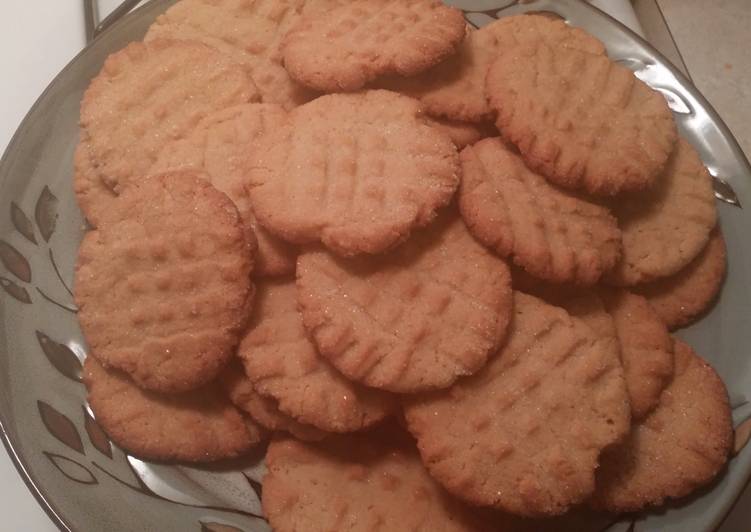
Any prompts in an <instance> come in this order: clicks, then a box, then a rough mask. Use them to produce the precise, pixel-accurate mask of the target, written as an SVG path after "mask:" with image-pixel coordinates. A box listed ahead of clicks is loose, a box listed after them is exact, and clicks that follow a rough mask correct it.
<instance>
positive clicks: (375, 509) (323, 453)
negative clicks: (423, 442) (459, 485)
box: [262, 433, 493, 532]
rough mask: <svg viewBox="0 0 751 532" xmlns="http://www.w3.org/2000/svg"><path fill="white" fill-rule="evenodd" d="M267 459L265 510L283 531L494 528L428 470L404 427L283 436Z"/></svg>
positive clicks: (271, 447)
mask: <svg viewBox="0 0 751 532" xmlns="http://www.w3.org/2000/svg"><path fill="white" fill-rule="evenodd" d="M266 467H267V469H268V473H267V474H266V476H265V477H264V478H263V497H262V503H263V510H264V514H265V515H266V516H267V518H268V520H269V523H270V524H271V527H272V528H273V529H274V530H277V531H279V532H289V531H293V530H306V531H309V532H316V531H321V532H323V531H329V530H337V531H342V532H344V531H362V532H365V531H371V530H383V531H386V530H424V531H428V530H430V531H435V532H449V531H451V532H460V531H466V532H469V531H472V532H480V531H481V530H482V531H488V532H489V531H490V530H493V529H492V528H491V527H490V526H487V525H485V526H483V525H482V524H480V523H478V521H479V519H478V516H477V515H476V514H479V513H480V511H478V510H475V509H471V510H470V509H469V508H467V507H465V506H463V505H462V504H461V503H460V502H458V501H456V500H454V499H452V498H451V497H449V496H448V495H447V494H446V493H445V492H444V491H443V490H442V489H441V487H440V486H439V485H438V484H437V483H436V482H435V481H434V480H433V479H432V478H430V476H429V475H428V473H427V472H426V471H425V468H424V466H423V465H422V463H420V456H419V454H418V453H417V451H416V449H415V448H414V443H413V442H412V441H411V440H409V438H407V437H405V436H403V435H393V436H391V435H383V434H378V433H376V434H367V435H348V436H336V437H333V438H330V439H328V440H326V442H324V443H323V444H312V443H303V442H299V441H295V440H293V439H289V438H284V439H283V438H279V439H275V440H273V441H272V442H271V444H270V445H269V449H268V452H267V454H266Z"/></svg>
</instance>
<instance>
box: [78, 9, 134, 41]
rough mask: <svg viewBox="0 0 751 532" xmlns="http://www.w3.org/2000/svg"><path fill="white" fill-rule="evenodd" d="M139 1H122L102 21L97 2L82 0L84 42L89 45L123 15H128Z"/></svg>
mask: <svg viewBox="0 0 751 532" xmlns="http://www.w3.org/2000/svg"><path fill="white" fill-rule="evenodd" d="M140 1H141V0H124V1H123V2H122V3H121V4H120V5H119V6H117V7H116V8H115V9H113V10H112V13H110V14H109V15H107V16H106V17H105V18H104V20H101V21H100V20H99V2H98V0H83V17H84V25H85V27H86V42H87V43H90V42H91V41H93V40H94V39H95V38H96V37H97V36H98V35H99V34H100V33H102V32H103V31H104V30H106V29H107V28H109V27H110V26H112V25H113V24H114V23H115V22H117V21H118V20H120V19H121V18H122V17H123V15H125V14H127V13H129V12H130V11H131V10H132V9H133V8H134V7H136V6H137V5H138V4H139V2H140Z"/></svg>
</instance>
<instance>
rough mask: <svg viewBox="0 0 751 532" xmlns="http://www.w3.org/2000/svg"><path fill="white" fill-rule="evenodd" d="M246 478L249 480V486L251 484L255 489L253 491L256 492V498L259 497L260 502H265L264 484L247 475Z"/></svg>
mask: <svg viewBox="0 0 751 532" xmlns="http://www.w3.org/2000/svg"><path fill="white" fill-rule="evenodd" d="M245 478H246V479H248V484H250V487H251V488H253V491H255V492H256V497H258V500H259V501H260V500H263V484H261V483H260V482H258V481H257V480H255V479H253V478H250V477H249V476H248V475H245Z"/></svg>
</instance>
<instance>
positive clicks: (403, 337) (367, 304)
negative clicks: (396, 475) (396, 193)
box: [297, 209, 512, 393]
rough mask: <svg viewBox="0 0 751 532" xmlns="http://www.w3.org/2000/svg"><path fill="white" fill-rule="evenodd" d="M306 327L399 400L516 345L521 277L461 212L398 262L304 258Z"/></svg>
mask: <svg viewBox="0 0 751 532" xmlns="http://www.w3.org/2000/svg"><path fill="white" fill-rule="evenodd" d="M297 291H298V294H297V297H298V303H299V305H300V312H301V313H302V317H303V323H304V324H305V328H306V329H307V330H308V332H309V333H310V336H311V338H312V339H313V340H314V341H315V343H316V345H317V346H318V350H319V352H320V353H321V355H323V356H324V357H326V359H327V360H328V361H329V362H330V363H331V364H332V365H333V366H334V367H336V368H337V369H338V370H339V371H341V372H342V373H343V374H344V375H346V376H347V377H348V378H350V379H353V380H355V381H358V382H361V383H363V384H365V385H367V386H371V387H375V388H381V389H385V390H389V391H391V392H400V393H408V392H409V393H413V392H418V391H424V390H430V389H436V388H446V387H447V386H449V385H451V383H453V382H454V381H455V380H456V379H457V378H459V377H462V376H466V375H471V374H473V373H475V372H477V371H479V370H481V368H482V367H483V366H484V365H485V362H486V361H487V359H488V358H489V357H491V356H492V355H493V354H494V353H495V351H496V350H497V349H498V347H499V346H500V345H501V343H502V341H503V340H504V338H505V336H506V328H507V326H508V321H509V318H510V316H511V312H512V310H511V300H512V296H511V275H510V273H509V271H508V267H507V266H506V264H505V263H504V262H503V261H502V260H501V259H500V258H498V257H495V256H494V255H493V254H491V253H490V252H489V251H487V250H486V249H484V248H483V247H482V246H481V245H480V244H478V243H477V242H476V241H475V240H474V239H473V238H472V235H470V234H469V232H468V231H467V228H466V227H465V226H464V223H463V222H462V220H461V218H459V216H458V214H457V213H456V212H455V210H454V209H451V210H450V211H448V212H444V213H442V214H441V215H440V217H439V218H438V220H437V221H436V222H434V223H433V224H431V225H430V226H429V227H427V228H425V229H422V230H420V231H418V232H417V233H416V234H414V235H412V237H411V238H410V239H409V240H408V241H407V242H405V243H404V244H402V245H401V246H399V247H398V248H397V249H395V250H393V251H391V252H390V253H387V254H384V255H379V256H376V257H358V258H354V259H342V258H337V257H335V256H333V255H330V254H329V253H327V252H326V251H324V250H309V251H306V252H305V253H302V254H301V255H300V257H299V258H298V262H297Z"/></svg>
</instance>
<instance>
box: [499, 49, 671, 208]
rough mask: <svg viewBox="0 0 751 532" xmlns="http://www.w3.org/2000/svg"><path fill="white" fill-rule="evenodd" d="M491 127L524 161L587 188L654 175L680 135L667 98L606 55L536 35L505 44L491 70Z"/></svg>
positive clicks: (622, 186) (606, 189) (612, 190)
mask: <svg viewBox="0 0 751 532" xmlns="http://www.w3.org/2000/svg"><path fill="white" fill-rule="evenodd" d="M485 87H486V91H487V96H488V101H489V102H490V105H491V107H492V108H493V109H494V110H496V111H497V113H498V114H497V119H496V125H497V126H498V129H499V130H500V131H501V134H502V135H503V136H504V138H506V139H507V140H508V141H510V142H512V143H513V144H514V145H516V146H517V147H518V148H519V151H520V152H521V154H522V157H523V158H524V160H525V161H526V163H527V165H528V166H529V167H530V168H532V169H534V170H536V171H537V172H540V173H541V174H543V175H545V176H546V177H547V178H548V179H550V180H551V181H552V182H554V183H556V184H558V185H560V186H562V187H566V188H570V189H577V190H584V191H586V192H588V193H591V194H598V195H613V194H617V193H619V192H624V191H634V190H643V189H646V188H648V187H650V186H652V185H654V184H655V183H657V182H658V181H659V179H658V178H659V177H660V172H661V171H662V170H663V169H664V168H665V165H666V163H667V160H668V157H669V155H670V153H671V152H672V150H673V147H674V146H675V141H676V138H677V133H676V128H675V124H674V122H673V116H672V114H671V112H670V109H669V108H668V105H667V102H666V101H665V98H664V97H663V96H662V94H660V93H659V92H656V91H653V90H652V89H650V88H649V87H648V86H647V85H646V84H644V83H643V82H642V81H641V80H639V79H638V78H636V76H634V74H633V72H631V71H630V70H628V69H627V68H625V67H623V66H620V65H618V64H617V63H614V62H613V61H611V60H610V59H608V57H607V56H605V55H599V54H592V53H588V52H585V51H582V50H579V49H576V48H566V47H559V46H555V45H551V44H549V43H547V42H544V41H540V42H538V43H534V44H520V45H516V46H513V47H511V48H509V49H508V50H505V51H504V53H502V54H500V55H499V56H498V58H497V59H496V60H495V61H494V62H493V64H492V65H491V67H490V70H489V71H488V77H487V80H486V85H485Z"/></svg>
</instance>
